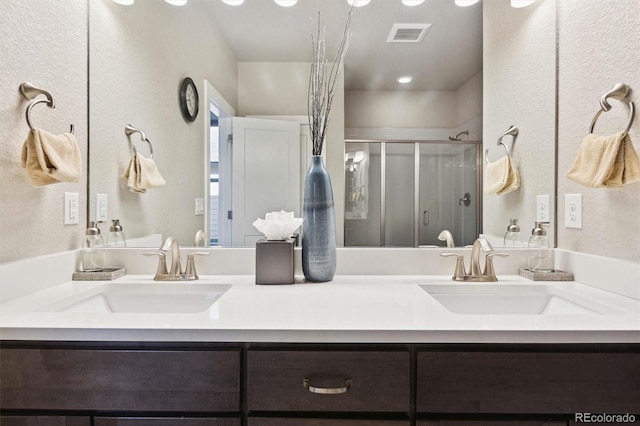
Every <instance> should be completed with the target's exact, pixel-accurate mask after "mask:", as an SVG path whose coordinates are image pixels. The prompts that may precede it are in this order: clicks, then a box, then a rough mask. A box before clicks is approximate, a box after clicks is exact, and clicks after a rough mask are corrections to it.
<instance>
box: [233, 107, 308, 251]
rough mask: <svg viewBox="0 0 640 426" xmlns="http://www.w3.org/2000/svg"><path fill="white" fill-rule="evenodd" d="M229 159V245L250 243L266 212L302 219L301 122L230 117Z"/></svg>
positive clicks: (258, 237) (248, 244) (256, 237)
mask: <svg viewBox="0 0 640 426" xmlns="http://www.w3.org/2000/svg"><path fill="white" fill-rule="evenodd" d="M232 157H233V159H232V164H233V166H232V186H233V192H232V206H233V208H232V210H233V219H232V231H231V234H232V244H233V246H234V247H246V246H253V245H255V243H256V241H257V240H259V239H260V238H262V235H261V234H260V233H259V232H258V230H257V229H255V227H254V226H253V222H254V221H255V220H256V219H257V218H259V217H264V215H265V213H268V212H272V211H278V210H286V211H293V212H295V215H296V217H300V124H299V123H297V122H293V121H279V120H265V119H256V118H240V117H234V118H233V155H232Z"/></svg>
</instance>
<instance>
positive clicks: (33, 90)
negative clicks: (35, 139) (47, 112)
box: [20, 82, 74, 134]
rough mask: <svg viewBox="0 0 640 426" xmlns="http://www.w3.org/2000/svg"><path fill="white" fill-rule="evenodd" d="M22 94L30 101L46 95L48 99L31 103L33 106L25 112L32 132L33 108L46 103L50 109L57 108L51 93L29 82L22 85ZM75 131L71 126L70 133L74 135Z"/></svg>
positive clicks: (30, 105)
mask: <svg viewBox="0 0 640 426" xmlns="http://www.w3.org/2000/svg"><path fill="white" fill-rule="evenodd" d="M20 93H22V96H24V98H25V99H29V100H31V99H35V98H36V97H38V96H40V95H44V96H45V97H46V99H38V100H37V101H33V102H31V104H29V106H28V107H27V110H26V112H25V118H26V120H27V125H28V126H29V128H30V129H31V130H34V127H33V124H32V122H31V110H32V109H33V107H34V106H36V105H38V104H43V103H46V104H47V106H48V107H49V108H55V107H56V104H55V101H54V100H53V96H51V93H49V92H48V91H46V90H44V89H41V88H39V87H36V86H34V85H33V84H31V83H29V82H24V83H22V84H21V85H20ZM73 131H74V126H73V124H71V126H70V130H69V133H71V134H73Z"/></svg>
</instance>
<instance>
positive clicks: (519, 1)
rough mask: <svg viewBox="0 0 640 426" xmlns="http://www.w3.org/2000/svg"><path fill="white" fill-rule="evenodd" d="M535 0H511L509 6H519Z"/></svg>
mask: <svg viewBox="0 0 640 426" xmlns="http://www.w3.org/2000/svg"><path fill="white" fill-rule="evenodd" d="M535 2H536V0H511V7H515V8H521V7H527V6H531V5H532V4H534V3H535Z"/></svg>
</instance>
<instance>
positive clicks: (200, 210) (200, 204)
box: [196, 198, 204, 216]
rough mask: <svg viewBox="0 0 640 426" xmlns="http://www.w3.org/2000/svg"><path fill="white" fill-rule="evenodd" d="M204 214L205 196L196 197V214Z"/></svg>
mask: <svg viewBox="0 0 640 426" xmlns="http://www.w3.org/2000/svg"><path fill="white" fill-rule="evenodd" d="M203 214H204V198H196V216H202V215H203Z"/></svg>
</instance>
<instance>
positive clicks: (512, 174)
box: [484, 156, 520, 195]
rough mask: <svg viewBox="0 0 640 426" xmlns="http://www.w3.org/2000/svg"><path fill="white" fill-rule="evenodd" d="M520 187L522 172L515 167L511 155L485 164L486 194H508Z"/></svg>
mask: <svg viewBox="0 0 640 426" xmlns="http://www.w3.org/2000/svg"><path fill="white" fill-rule="evenodd" d="M518 188H520V174H519V173H518V170H517V169H516V168H515V167H514V165H513V162H512V161H511V157H509V156H504V157H501V158H500V159H499V160H496V161H495V162H493V163H489V164H486V165H485V171H484V192H485V194H500V195H502V194H507V193H509V192H511V191H515V190H516V189H518Z"/></svg>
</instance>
